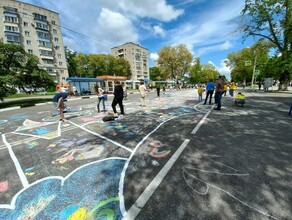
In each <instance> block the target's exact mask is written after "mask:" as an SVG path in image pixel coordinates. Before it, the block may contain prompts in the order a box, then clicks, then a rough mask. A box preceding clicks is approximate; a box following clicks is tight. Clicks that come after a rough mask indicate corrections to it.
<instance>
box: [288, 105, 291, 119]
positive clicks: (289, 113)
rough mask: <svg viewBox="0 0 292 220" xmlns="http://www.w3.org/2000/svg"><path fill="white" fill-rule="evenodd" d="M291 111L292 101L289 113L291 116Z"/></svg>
mask: <svg viewBox="0 0 292 220" xmlns="http://www.w3.org/2000/svg"><path fill="white" fill-rule="evenodd" d="M291 112H292V103H291V106H290V109H289V112H288V115H290V116H291Z"/></svg>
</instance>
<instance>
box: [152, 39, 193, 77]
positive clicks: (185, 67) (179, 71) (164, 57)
mask: <svg viewBox="0 0 292 220" xmlns="http://www.w3.org/2000/svg"><path fill="white" fill-rule="evenodd" d="M158 55H159V58H158V60H157V62H158V64H159V67H160V70H161V73H162V74H163V75H164V78H166V79H174V80H176V81H177V82H178V80H180V79H182V78H184V77H185V75H186V74H187V73H189V71H190V68H191V63H192V61H193V56H192V54H191V53H190V52H189V51H188V49H187V47H186V45H184V44H180V45H178V46H176V47H171V46H166V47H163V48H162V49H161V50H160V51H159V52H158Z"/></svg>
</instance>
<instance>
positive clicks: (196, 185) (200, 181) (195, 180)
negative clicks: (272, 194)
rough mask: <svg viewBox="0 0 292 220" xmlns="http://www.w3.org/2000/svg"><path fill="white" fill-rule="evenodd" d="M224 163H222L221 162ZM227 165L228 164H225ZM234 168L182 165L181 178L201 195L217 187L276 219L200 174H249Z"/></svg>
mask: <svg viewBox="0 0 292 220" xmlns="http://www.w3.org/2000/svg"><path fill="white" fill-rule="evenodd" d="M222 165H224V164H222ZM226 167H228V166H226ZM234 171H235V169H233V172H231V173H229V172H219V171H218V170H217V169H216V170H214V171H213V170H203V169H197V168H195V167H182V173H183V178H184V180H185V182H186V184H187V185H188V187H189V188H190V189H191V190H192V191H193V192H194V193H196V194H198V195H201V196H205V195H207V194H208V192H209V189H210V187H211V188H214V189H217V190H219V191H221V192H224V193H226V194H227V195H228V196H230V197H231V198H233V199H235V200H236V201H238V202H239V203H240V204H242V205H244V206H246V207H248V208H250V209H252V210H254V211H256V212H258V213H260V214H262V215H265V216H267V217H269V218H272V219H277V218H276V217H274V216H272V215H270V214H268V213H267V212H265V211H262V210H260V209H259V208H256V207H258V205H255V206H252V205H249V204H248V203H246V202H244V201H242V200H240V199H239V198H238V197H236V196H234V195H233V194H232V193H230V192H229V191H227V190H224V189H222V188H221V187H219V186H217V185H215V184H213V183H210V182H208V181H206V180H204V178H202V177H201V176H204V175H203V174H205V175H206V174H208V175H212V176H214V175H215V176H218V177H222V176H227V177H228V176H238V177H245V176H249V174H248V173H238V172H236V171H235V172H234Z"/></svg>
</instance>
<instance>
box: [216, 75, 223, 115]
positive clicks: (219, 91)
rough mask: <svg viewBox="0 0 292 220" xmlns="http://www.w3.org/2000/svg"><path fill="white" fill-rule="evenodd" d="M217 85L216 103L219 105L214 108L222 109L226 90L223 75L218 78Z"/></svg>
mask: <svg viewBox="0 0 292 220" xmlns="http://www.w3.org/2000/svg"><path fill="white" fill-rule="evenodd" d="M215 86H216V90H215V103H217V106H216V107H215V108H214V110H221V98H222V94H223V92H224V81H223V80H222V76H219V78H218V79H217V80H216V85H215Z"/></svg>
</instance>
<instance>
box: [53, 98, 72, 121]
mask: <svg viewBox="0 0 292 220" xmlns="http://www.w3.org/2000/svg"><path fill="white" fill-rule="evenodd" d="M67 97H68V94H67V93H66V92H60V93H56V95H55V96H54V97H53V103H54V105H55V107H56V108H57V109H59V111H60V121H64V110H65V108H66V105H65V103H64V100H65V99H66V98H67Z"/></svg>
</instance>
